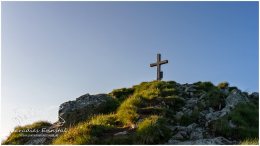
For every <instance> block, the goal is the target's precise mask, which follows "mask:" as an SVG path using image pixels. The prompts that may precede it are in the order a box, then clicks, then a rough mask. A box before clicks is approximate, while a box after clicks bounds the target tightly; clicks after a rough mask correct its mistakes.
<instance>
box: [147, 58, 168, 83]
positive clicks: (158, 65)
mask: <svg viewBox="0 0 260 146" xmlns="http://www.w3.org/2000/svg"><path fill="white" fill-rule="evenodd" d="M166 63H168V60H163V61H161V54H157V62H156V63H152V64H150V67H154V66H156V67H157V81H160V80H162V78H163V72H162V71H161V65H163V64H166Z"/></svg>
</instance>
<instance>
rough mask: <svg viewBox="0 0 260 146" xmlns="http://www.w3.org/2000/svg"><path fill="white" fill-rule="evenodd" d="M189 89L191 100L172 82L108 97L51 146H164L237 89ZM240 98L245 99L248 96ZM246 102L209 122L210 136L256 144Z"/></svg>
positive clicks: (253, 114) (15, 139)
mask: <svg viewBox="0 0 260 146" xmlns="http://www.w3.org/2000/svg"><path fill="white" fill-rule="evenodd" d="M188 87H189V86H188ZM191 87H192V88H194V89H195V91H194V92H193V94H190V93H186V92H185V89H186V88H187V86H184V87H182V86H179V85H178V84H177V83H176V82H174V81H170V82H165V81H152V82H143V83H141V84H139V85H135V86H133V87H132V88H122V89H115V90H113V91H112V92H111V93H109V95H110V96H111V98H108V100H107V102H105V103H102V105H101V106H100V108H99V109H97V110H96V111H95V112H94V113H93V116H92V117H88V118H82V120H83V121H82V122H81V123H78V124H76V125H74V126H73V127H71V128H69V129H68V131H67V132H65V133H62V134H61V135H59V136H58V137H57V138H56V139H54V140H53V141H52V144H111V145H114V144H165V143H166V142H167V141H168V140H169V138H170V137H171V136H172V134H174V133H172V131H171V130H169V129H170V128H168V127H169V126H170V125H171V126H173V125H180V126H188V125H190V124H191V123H197V124H200V121H201V120H203V119H199V116H200V112H201V111H203V110H208V109H209V107H212V108H213V109H214V110H221V109H222V108H223V107H224V106H225V99H226V97H227V96H228V95H227V94H226V93H224V92H223V90H222V89H228V90H229V91H231V90H234V89H237V88H236V87H229V85H228V83H227V82H223V83H220V84H219V85H218V86H214V85H213V84H212V83H211V82H197V83H194V84H193V85H192V86H191ZM243 95H245V96H248V95H247V93H243ZM251 96H252V97H254V98H252V99H250V100H252V101H250V102H248V103H244V104H239V105H237V106H236V107H235V109H233V110H232V111H231V112H230V113H229V114H228V115H226V116H224V117H222V118H221V119H218V120H216V121H212V122H211V123H210V125H209V126H210V127H209V128H210V129H211V131H209V132H212V133H213V134H215V135H216V136H217V135H219V136H224V137H227V138H232V139H235V140H237V141H241V140H242V141H241V144H257V143H258V139H256V137H258V129H259V125H258V123H259V121H258V107H259V105H258V103H259V101H258V99H257V98H255V96H253V95H251ZM194 97H198V98H199V100H198V101H199V102H198V103H196V102H194V104H196V105H195V106H194V107H193V109H190V110H192V111H191V112H187V111H186V112H183V111H182V112H183V113H184V115H182V114H181V112H180V116H178V117H177V116H176V113H177V112H179V111H181V108H182V107H183V106H184V105H185V99H189V98H194ZM192 104H193V103H192ZM186 109H187V107H186ZM97 113H98V115H95V114H97ZM230 123H231V124H233V128H231V127H232V126H230ZM202 124H203V123H202ZM44 126H46V127H48V126H50V123H47V122H38V123H34V124H32V125H26V126H24V127H17V128H16V129H19V128H20V129H21V128H28V127H33V128H41V127H44ZM118 133H120V134H118ZM122 133H123V134H122ZM27 141H28V138H26V137H22V136H21V135H20V133H14V132H13V133H12V134H11V135H10V136H9V137H8V139H7V140H6V141H5V142H4V143H3V144H25V143H26V142H27Z"/></svg>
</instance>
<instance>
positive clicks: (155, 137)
mask: <svg viewBox="0 0 260 146" xmlns="http://www.w3.org/2000/svg"><path fill="white" fill-rule="evenodd" d="M165 123H166V122H165V120H164V119H163V118H161V117H159V116H150V117H148V118H146V119H144V120H143V121H142V122H141V123H139V124H138V129H137V131H136V141H137V142H138V144H155V143H163V142H165V140H168V139H169V138H170V134H171V133H170V132H171V131H170V130H169V129H168V128H166V127H165Z"/></svg>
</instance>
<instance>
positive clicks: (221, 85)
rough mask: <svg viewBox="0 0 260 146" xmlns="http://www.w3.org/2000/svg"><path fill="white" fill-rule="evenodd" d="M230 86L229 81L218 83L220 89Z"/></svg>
mask: <svg viewBox="0 0 260 146" xmlns="http://www.w3.org/2000/svg"><path fill="white" fill-rule="evenodd" d="M228 86H229V83H228V82H221V83H219V84H218V88H219V89H227V88H228Z"/></svg>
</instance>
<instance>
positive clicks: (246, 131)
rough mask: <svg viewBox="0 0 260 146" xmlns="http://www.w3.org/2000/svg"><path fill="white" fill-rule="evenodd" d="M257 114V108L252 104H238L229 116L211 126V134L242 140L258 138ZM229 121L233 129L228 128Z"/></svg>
mask: <svg viewBox="0 0 260 146" xmlns="http://www.w3.org/2000/svg"><path fill="white" fill-rule="evenodd" d="M258 114H259V112H258V107H257V106H255V105H254V104H252V103H243V104H239V105H237V106H236V108H235V109H234V110H233V111H231V113H230V114H228V115H226V116H224V117H223V118H221V119H219V120H217V121H215V122H214V123H213V124H212V129H213V132H215V133H216V134H217V135H222V136H226V137H231V138H234V139H242V140H245V139H247V138H255V137H258V129H259V120H258ZM230 121H231V122H232V123H234V125H235V127H234V128H231V127H230V126H229V122H230Z"/></svg>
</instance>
